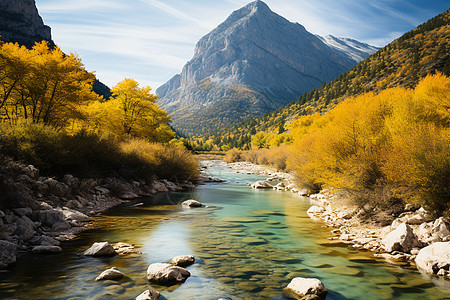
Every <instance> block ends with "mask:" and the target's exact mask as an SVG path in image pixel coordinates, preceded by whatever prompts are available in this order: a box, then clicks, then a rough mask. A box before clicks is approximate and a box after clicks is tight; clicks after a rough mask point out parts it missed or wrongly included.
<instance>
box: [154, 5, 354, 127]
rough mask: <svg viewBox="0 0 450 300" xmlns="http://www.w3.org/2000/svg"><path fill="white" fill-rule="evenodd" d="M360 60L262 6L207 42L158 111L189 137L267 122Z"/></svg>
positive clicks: (162, 94)
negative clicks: (267, 116)
mask: <svg viewBox="0 0 450 300" xmlns="http://www.w3.org/2000/svg"><path fill="white" fill-rule="evenodd" d="M355 64H356V61H355V60H353V59H352V58H351V57H349V56H348V55H347V54H344V53H343V52H342V51H339V50H338V49H336V48H333V47H330V46H329V45H327V44H325V43H323V42H322V41H321V40H320V39H319V38H318V37H317V36H315V35H313V34H311V33H309V32H308V31H307V30H306V29H305V28H304V27H303V26H302V25H300V24H298V23H291V22H289V21H288V20H286V19H285V18H283V17H282V16H280V15H278V14H276V13H274V12H272V11H271V10H270V8H269V7H268V6H267V5H266V4H265V3H264V2H262V1H255V2H251V3H250V4H248V5H246V6H244V7H243V8H241V9H238V10H236V11H234V12H233V13H232V14H231V15H230V16H229V17H228V18H227V19H226V20H225V21H224V22H222V23H221V24H219V25H218V26H217V27H216V28H215V29H213V30H212V31H211V32H209V33H208V34H206V35H205V36H204V37H202V38H201V39H200V40H199V41H198V43H197V44H196V47H195V51H194V56H193V58H192V59H191V60H190V61H189V62H187V63H186V65H185V66H184V67H183V69H182V72H181V73H180V74H177V75H175V76H174V77H172V79H170V80H169V81H168V82H167V83H165V84H163V85H162V86H160V87H159V88H158V89H157V90H156V93H157V94H158V96H159V100H158V102H157V103H158V104H159V105H160V106H161V107H162V108H163V109H165V110H167V111H168V112H169V113H170V114H171V115H172V118H173V120H174V121H173V126H174V127H175V129H177V130H178V131H183V130H185V133H190V134H192V133H193V132H199V131H203V132H205V131H208V130H210V129H212V128H218V127H220V126H224V125H230V124H233V123H235V122H239V121H242V120H244V119H246V118H249V117H254V116H258V115H262V114H264V113H265V112H267V111H272V110H274V109H276V108H278V107H279V106H281V105H283V104H287V103H289V102H291V101H292V100H293V99H296V98H297V97H298V96H299V95H300V94H302V93H303V92H306V91H308V90H310V89H312V88H314V87H319V86H321V85H322V83H323V82H324V81H329V80H332V79H334V78H335V77H337V76H338V75H339V74H341V73H343V72H345V71H347V70H348V69H350V68H351V67H352V66H353V65H355Z"/></svg>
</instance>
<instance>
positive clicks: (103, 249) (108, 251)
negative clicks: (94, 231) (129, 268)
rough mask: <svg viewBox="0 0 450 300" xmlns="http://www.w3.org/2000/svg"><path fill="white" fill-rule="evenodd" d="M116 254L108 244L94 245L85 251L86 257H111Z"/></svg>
mask: <svg viewBox="0 0 450 300" xmlns="http://www.w3.org/2000/svg"><path fill="white" fill-rule="evenodd" d="M115 254H116V251H115V250H114V247H113V246H112V245H111V244H110V243H108V242H100V243H94V244H93V245H92V246H91V248H89V249H87V250H86V251H84V255H86V256H111V255H115Z"/></svg>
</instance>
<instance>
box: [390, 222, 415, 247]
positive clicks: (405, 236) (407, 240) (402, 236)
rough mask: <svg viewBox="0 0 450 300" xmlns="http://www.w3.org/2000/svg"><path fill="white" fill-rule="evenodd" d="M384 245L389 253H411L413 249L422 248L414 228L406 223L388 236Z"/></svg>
mask: <svg viewBox="0 0 450 300" xmlns="http://www.w3.org/2000/svg"><path fill="white" fill-rule="evenodd" d="M382 244H383V248H384V249H385V250H386V251H387V252H392V251H402V252H409V251H411V249H412V248H415V247H421V246H422V245H421V243H420V242H419V240H418V239H417V236H416V235H415V234H414V232H413V230H412V228H411V227H410V226H409V225H407V224H405V223H402V224H400V225H399V226H398V227H397V228H396V229H395V230H393V231H391V232H390V233H389V234H388V235H386V237H385V238H384V239H383V241H382Z"/></svg>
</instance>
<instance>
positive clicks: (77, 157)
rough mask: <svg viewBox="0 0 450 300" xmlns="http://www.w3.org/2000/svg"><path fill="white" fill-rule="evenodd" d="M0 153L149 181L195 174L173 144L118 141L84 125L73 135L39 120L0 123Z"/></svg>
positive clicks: (66, 170) (58, 168)
mask: <svg viewBox="0 0 450 300" xmlns="http://www.w3.org/2000/svg"><path fill="white" fill-rule="evenodd" d="M0 133H1V135H0V154H1V155H0V156H3V157H11V158H12V159H14V160H19V161H23V162H25V163H26V164H32V165H34V166H35V167H37V168H38V169H40V171H41V172H42V174H43V175H47V176H63V175H65V174H72V175H74V176H78V177H124V178H128V179H135V180H138V179H144V180H147V181H150V180H151V179H152V178H153V177H154V175H156V176H158V177H159V178H164V179H168V180H186V179H191V180H196V179H197V176H198V170H197V169H198V168H197V161H196V160H195V158H194V157H193V155H192V154H190V153H189V152H187V151H186V150H184V149H181V148H179V147H176V146H169V145H167V146H166V145H159V144H149V143H147V142H145V141H141V140H131V141H129V142H126V143H122V144H121V143H119V141H117V140H116V138H114V137H113V136H111V135H103V136H101V135H99V134H96V133H89V132H86V131H84V130H81V131H79V132H78V133H76V134H74V135H68V134H65V133H63V132H58V131H57V130H55V129H52V128H51V127H48V126H45V125H41V124H28V123H26V122H22V123H19V124H17V125H14V126H10V125H7V124H1V125H0Z"/></svg>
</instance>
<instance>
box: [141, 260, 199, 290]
mask: <svg viewBox="0 0 450 300" xmlns="http://www.w3.org/2000/svg"><path fill="white" fill-rule="evenodd" d="M189 276H191V273H189V271H188V270H186V269H184V268H182V267H178V266H174V265H172V264H165V263H156V264H151V265H150V266H149V267H148V269H147V279H148V280H149V281H152V282H156V283H159V284H165V285H173V284H177V283H180V282H184V281H186V279H187V278H188V277H189Z"/></svg>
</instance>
